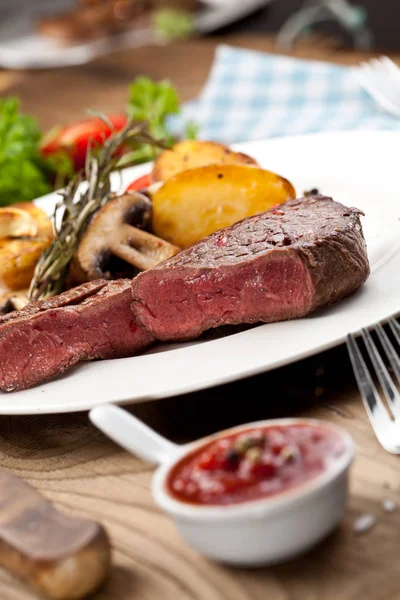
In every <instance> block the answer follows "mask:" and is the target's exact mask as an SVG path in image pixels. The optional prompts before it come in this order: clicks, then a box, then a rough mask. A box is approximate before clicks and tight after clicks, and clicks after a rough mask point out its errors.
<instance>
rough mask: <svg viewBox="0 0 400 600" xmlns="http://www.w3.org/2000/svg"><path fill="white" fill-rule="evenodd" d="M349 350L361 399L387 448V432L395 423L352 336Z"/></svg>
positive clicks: (378, 436) (377, 433) (348, 345)
mask: <svg viewBox="0 0 400 600" xmlns="http://www.w3.org/2000/svg"><path fill="white" fill-rule="evenodd" d="M347 349H348V352H349V356H350V360H351V364H352V366H353V371H354V375H355V378H356V381H357V384H358V389H359V390H360V394H361V398H362V400H363V403H364V406H365V409H366V411H367V414H368V416H369V420H370V422H371V425H372V427H373V429H374V431H375V434H376V436H377V438H378V439H379V441H380V442H381V444H382V445H383V446H385V444H386V441H385V434H387V431H388V429H389V427H390V426H391V425H392V423H393V422H392V420H391V419H390V417H389V415H388V413H387V411H386V409H385V407H384V405H383V402H382V400H381V398H380V396H379V394H378V391H377V389H376V387H375V384H374V382H373V381H372V378H371V375H370V374H369V371H368V369H367V366H366V364H365V362H364V359H363V356H362V354H361V352H360V349H359V347H358V345H357V341H356V339H355V337H354V335H352V334H349V335H348V336H347Z"/></svg>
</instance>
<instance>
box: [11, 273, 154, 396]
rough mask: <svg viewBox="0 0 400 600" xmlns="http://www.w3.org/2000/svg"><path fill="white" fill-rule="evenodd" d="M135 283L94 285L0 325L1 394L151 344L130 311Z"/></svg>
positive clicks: (29, 307) (29, 308)
mask: <svg viewBox="0 0 400 600" xmlns="http://www.w3.org/2000/svg"><path fill="white" fill-rule="evenodd" d="M131 303H132V297H131V282H130V280H126V279H120V280H118V281H111V282H108V281H102V280H99V281H94V282H90V283H88V284H84V285H82V286H79V287H77V288H74V289H72V290H69V291H67V292H65V293H64V294H61V295H59V296H56V297H54V298H50V299H46V300H41V301H39V302H34V303H31V304H29V305H27V306H26V307H25V308H24V309H23V310H21V311H15V312H12V313H9V314H8V315H5V316H4V317H2V318H1V319H0V389H1V390H4V391H12V390H19V389H23V388H26V387H30V386H32V385H34V384H36V383H38V382H42V381H45V380H46V379H49V378H50V377H53V376H54V375H58V374H59V373H62V372H63V371H65V370H66V369H68V368H69V367H71V366H72V365H74V364H76V363H77V362H79V361H82V360H92V359H96V358H117V357H122V356H132V355H133V354H136V353H137V352H139V351H140V350H143V349H144V348H145V347H146V346H149V345H150V344H151V343H152V342H153V339H154V338H153V337H152V336H151V334H149V333H148V332H147V331H146V330H145V329H143V328H142V327H140V326H137V324H136V322H135V319H134V316H133V313H132V310H131Z"/></svg>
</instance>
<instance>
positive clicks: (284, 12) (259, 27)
mask: <svg viewBox="0 0 400 600" xmlns="http://www.w3.org/2000/svg"><path fill="white" fill-rule="evenodd" d="M244 1H245V0H244ZM349 4H352V5H354V6H362V7H363V8H365V10H366V11H367V24H368V27H369V29H370V30H371V32H372V34H373V37H372V42H373V47H374V48H378V49H388V50H389V49H391V50H399V49H400V34H399V24H400V0H358V1H353V0H352V1H351V2H349ZM304 5H305V3H304V1H303V0H275V1H273V2H272V3H271V4H269V5H267V6H265V8H262V9H261V10H258V11H256V12H255V13H254V14H252V15H251V16H249V17H246V18H245V19H242V20H241V21H239V22H236V23H234V24H233V25H230V26H229V27H226V28H224V29H222V32H223V33H225V32H226V33H236V32H238V33H239V32H240V33H243V32H246V31H254V32H259V33H262V32H268V33H273V32H276V31H278V30H279V29H280V27H282V25H283V24H284V23H285V21H286V20H287V19H288V18H289V17H290V16H291V15H292V14H293V13H294V12H295V11H297V10H299V9H300V8H301V7H303V6H304ZM315 30H316V31H318V32H321V33H327V34H329V35H335V36H336V35H337V36H338V37H339V36H340V39H341V41H343V43H344V45H347V46H351V45H352V37H351V36H350V35H348V34H347V35H346V32H344V31H343V29H342V28H340V27H339V25H338V24H337V23H336V22H334V21H333V20H332V21H327V22H326V23H319V24H318V25H317V26H315Z"/></svg>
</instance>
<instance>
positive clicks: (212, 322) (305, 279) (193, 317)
mask: <svg viewBox="0 0 400 600" xmlns="http://www.w3.org/2000/svg"><path fill="white" fill-rule="evenodd" d="M360 214H362V213H361V211H359V210H358V209H356V208H347V207H346V206H343V205H342V204H339V203H338V202H335V201H334V200H332V198H328V197H324V196H309V197H306V198H301V199H297V200H291V201H289V202H286V204H284V205H281V206H279V207H278V208H275V209H273V210H270V211H267V212H265V213H261V214H258V215H256V216H253V217H249V218H247V219H244V220H243V221H240V222H238V223H236V224H235V225H233V226H231V227H227V228H225V229H222V230H220V231H218V232H216V233H214V234H212V235H210V236H208V237H207V238H205V239H204V240H201V241H200V242H198V243H197V244H194V245H193V246H191V247H189V248H187V249H185V250H182V251H181V252H180V253H179V254H177V255H176V256H174V257H173V258H171V259H168V260H166V261H164V262H162V263H160V264H159V265H157V266H156V267H155V268H153V269H151V270H149V271H145V272H143V273H141V274H140V275H138V277H136V278H135V279H134V280H133V282H132V290H133V311H134V313H135V316H136V318H137V320H138V322H140V323H141V324H142V325H143V326H144V327H146V328H147V329H148V330H149V331H150V332H151V333H152V335H154V336H155V337H156V338H158V339H159V340H188V339H192V338H195V337H197V336H199V335H200V334H201V333H202V332H203V331H205V330H207V329H210V328H212V327H219V326H220V325H234V324H239V323H249V324H251V323H258V322H265V323H270V322H273V321H281V320H285V319H294V318H296V317H302V316H304V315H307V314H309V313H311V312H313V311H315V310H316V309H318V308H321V307H323V306H326V305H328V304H331V303H332V302H336V301H337V300H339V299H341V298H344V297H345V296H347V295H348V294H350V293H351V292H353V291H354V290H356V289H357V288H358V287H360V285H361V284H362V283H363V282H364V281H365V280H366V279H367V277H368V275H369V272H370V269H369V263H368V257H367V250H366V244H365V241H364V237H363V233H362V228H361V223H360Z"/></svg>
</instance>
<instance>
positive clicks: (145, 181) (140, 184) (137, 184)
mask: <svg viewBox="0 0 400 600" xmlns="http://www.w3.org/2000/svg"><path fill="white" fill-rule="evenodd" d="M150 184H151V177H150V175H142V177H138V179H135V181H132V183H131V184H129V185H128V187H127V188H126V190H125V191H127V192H139V191H140V190H143V189H145V188H147V187H149V185H150Z"/></svg>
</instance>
